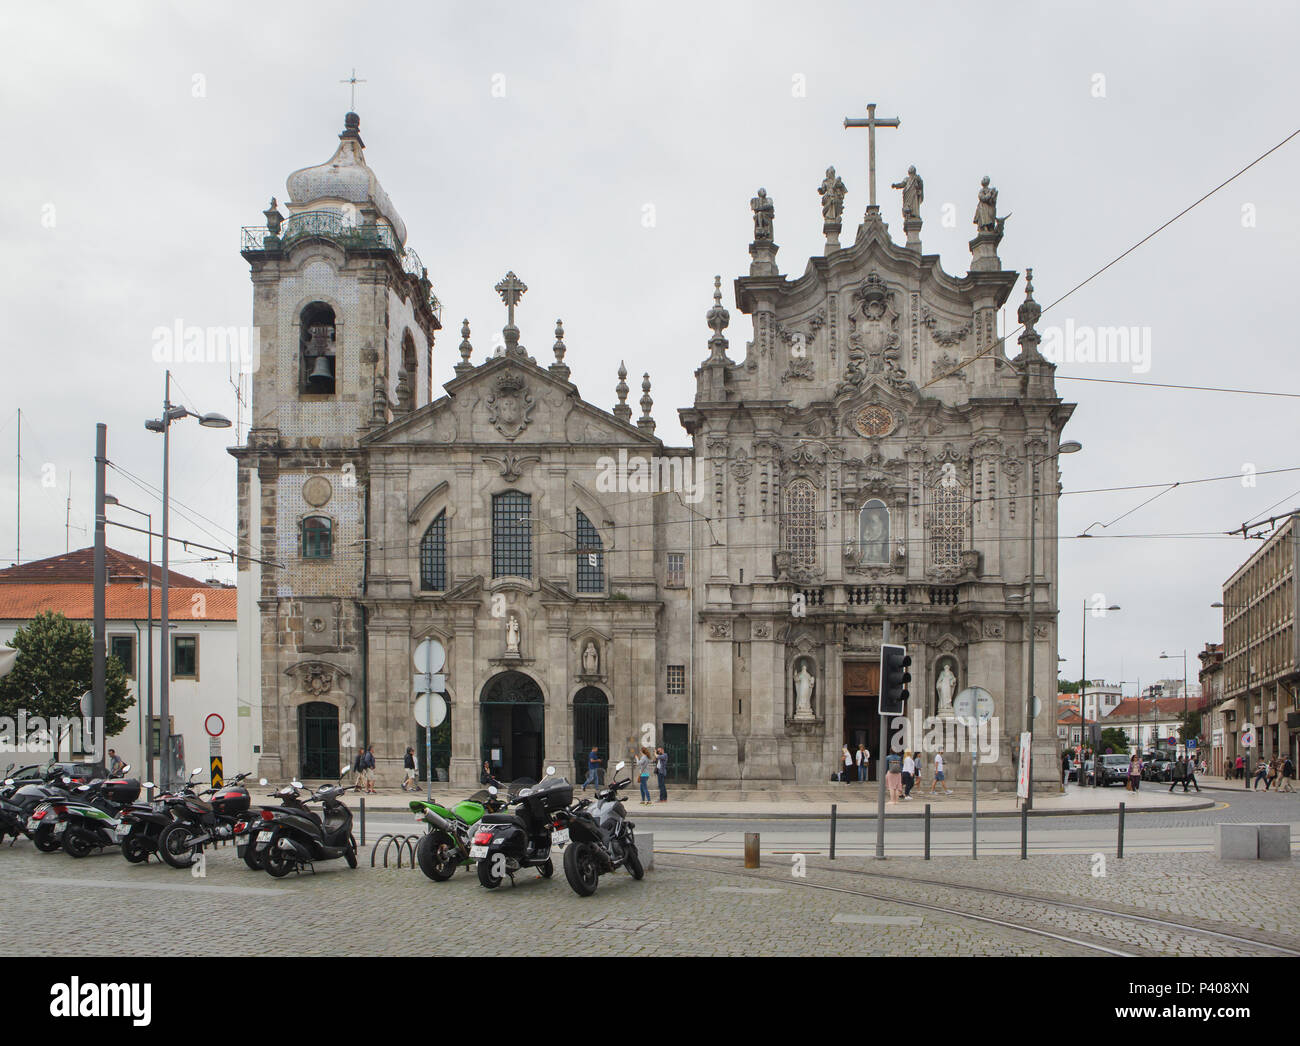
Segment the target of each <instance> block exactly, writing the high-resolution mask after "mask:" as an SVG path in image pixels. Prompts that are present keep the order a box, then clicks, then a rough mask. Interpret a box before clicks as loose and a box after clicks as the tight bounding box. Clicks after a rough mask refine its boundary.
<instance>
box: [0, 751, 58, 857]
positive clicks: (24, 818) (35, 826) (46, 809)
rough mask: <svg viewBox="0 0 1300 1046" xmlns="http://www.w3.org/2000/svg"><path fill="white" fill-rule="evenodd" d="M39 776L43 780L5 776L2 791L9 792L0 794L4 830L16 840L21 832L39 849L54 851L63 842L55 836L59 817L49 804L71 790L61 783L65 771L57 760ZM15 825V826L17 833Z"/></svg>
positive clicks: (45, 851) (48, 765)
mask: <svg viewBox="0 0 1300 1046" xmlns="http://www.w3.org/2000/svg"><path fill="white" fill-rule="evenodd" d="M24 769H29V768H24ZM41 776H42V778H43V780H33V779H31V778H26V779H20V778H7V779H6V780H5V792H7V793H8V794H0V810H3V813H4V816H5V824H6V832H7V833H8V834H11V835H13V836H14V839H15V841H16V840H17V837H18V834H19V833H21V834H22V835H25V836H27V837H28V838H29V839H31V841H32V843H33V844H34V845H35V846H36V849H38V850H40V851H41V852H42V853H53V852H54V851H55V850H58V849H60V848H61V847H62V846H63V843H62V842H61V841H60V840H58V839H56V838H55V837H54V827H55V824H56V823H57V821H58V818H57V816H56V815H55V814H54V813H53V810H52V807H51V804H52V803H54V802H56V801H63V800H65V799H67V798H68V797H69V794H70V793H69V789H68V788H66V787H64V784H63V783H62V779H63V777H64V775H63V773H62V770H61V768H59V767H58V765H57V764H54V763H50V764H47V766H46V768H45V771H44V773H43V774H42V775H41ZM14 828H17V829H18V832H17V833H15V832H14V831H13V829H14ZM11 845H12V844H11Z"/></svg>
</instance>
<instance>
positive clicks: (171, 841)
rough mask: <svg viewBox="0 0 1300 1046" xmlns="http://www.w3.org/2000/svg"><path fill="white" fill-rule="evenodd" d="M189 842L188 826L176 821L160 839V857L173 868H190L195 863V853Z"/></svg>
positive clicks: (163, 832) (165, 829) (164, 831)
mask: <svg viewBox="0 0 1300 1046" xmlns="http://www.w3.org/2000/svg"><path fill="white" fill-rule="evenodd" d="M189 841H190V830H189V828H188V826H186V825H185V824H184V823H183V822H181V821H174V822H172V823H171V824H169V825H168V826H167V827H166V828H164V829H163V830H162V835H160V836H159V837H158V856H159V857H161V858H162V859H163V860H164V861H166V862H167V863H168V864H169V865H171V866H172V867H173V868H188V867H189V866H190V865H192V864H193V863H194V851H193V850H192V849H190V846H189Z"/></svg>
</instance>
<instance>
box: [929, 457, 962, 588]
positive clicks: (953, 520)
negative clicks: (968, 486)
mask: <svg viewBox="0 0 1300 1046" xmlns="http://www.w3.org/2000/svg"><path fill="white" fill-rule="evenodd" d="M931 501H932V504H933V506H934V511H933V512H932V513H931V516H930V558H931V561H932V565H933V566H934V567H936V568H942V569H950V570H957V569H960V567H961V550H962V548H963V546H964V545H965V544H966V491H965V490H964V489H963V488H962V485H961V484H960V483H957V482H955V481H948V482H945V481H944V480H943V479H941V480H940V481H939V482H938V483H937V484H935V486H934V488H933V491H932V492H931Z"/></svg>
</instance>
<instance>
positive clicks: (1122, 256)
mask: <svg viewBox="0 0 1300 1046" xmlns="http://www.w3.org/2000/svg"><path fill="white" fill-rule="evenodd" d="M1297 135H1300V128H1296V130H1294V131H1292V132H1291V133H1290V134H1288V135H1287V136H1286V137H1285V138H1283V139H1282V140H1281V141H1280V142H1278V143H1277V144H1276V145H1274V146H1272V147H1271V148H1269V149H1266V150H1265V151H1264V152H1262V153H1260V155H1259V156H1257V157H1255V159H1253V160H1251V161H1250V163H1248V164H1246V166H1245V167H1243V168H1241V170H1239V171H1237V173H1236V174H1233V175H1231V176H1229V177H1228V178H1226V179H1225V180H1224V181H1222V182H1220V183H1219V184H1218V185H1216V186H1215V187H1214V188H1213V189H1211V190H1210V191H1209V192H1207V193H1206V194H1205V195H1204V196H1202V197H1201V198H1200V199H1198V200H1196V201H1194V202H1193V203H1190V204H1188V205H1187V206H1186V207H1184V208H1183V209H1182V210H1181V211H1179V212H1178V213H1177V214H1175V215H1174V216H1173V217H1172V218H1170V219H1168V220H1167V221H1165V222H1163V223H1162V224H1161V225H1159V226H1158V227H1156V228H1155V229H1153V230H1152V231H1151V232H1149V233H1147V234H1146V235H1145V236H1143V237H1142V239H1140V240H1138V241H1137V243H1135V244H1133V246H1131V247H1129V248H1128V249H1127V250H1126V251H1123V252H1122V253H1121V254H1118V255H1116V256H1115V257H1114V258H1112V259H1111V260H1110V261H1108V262H1107V263H1106V264H1105V265H1103V266H1102V267H1101V268H1100V269H1098V270H1097V271H1096V272H1094V273H1093V274H1092V275H1091V276H1089V277H1087V278H1086V279H1085V280H1083V281H1082V282H1080V283H1077V284H1075V285H1074V286H1073V287H1071V288H1070V289H1069V290H1068V291H1066V292H1065V293H1064V294H1062V295H1061V296H1060V297H1059V298H1057V299H1056V300H1055V301H1053V302H1051V303H1050V304H1048V305H1044V306H1043V308H1042V311H1041V312H1040V313H1039V315H1040V316H1042V315H1044V314H1046V313H1047V312H1048V310H1050V309H1053V308H1055V307H1056V306H1057V305H1060V304H1061V302H1063V301H1065V299H1066V298H1068V297H1070V295H1072V294H1074V293H1076V292H1078V291H1081V290H1083V288H1084V287H1086V286H1088V284H1090V283H1091V282H1092V281H1093V280H1095V279H1096V278H1097V277H1098V276H1100V275H1101V274H1102V273H1104V272H1105V271H1106V270H1107V269H1110V268H1112V267H1113V266H1115V265H1118V264H1119V263H1120V262H1121V261H1123V260H1124V259H1125V258H1127V257H1128V256H1129V255H1130V254H1132V253H1133V252H1134V251H1136V250H1137V249H1138V248H1139V247H1141V246H1142V245H1143V244H1145V243H1147V242H1148V241H1150V240H1152V239H1154V238H1155V237H1156V236H1158V235H1159V234H1160V233H1162V232H1164V230H1165V229H1167V228H1169V226H1171V225H1173V224H1174V222H1176V221H1178V219H1179V218H1181V217H1183V215H1185V214H1187V213H1189V212H1190V211H1192V210H1194V209H1195V208H1197V207H1199V206H1200V205H1201V204H1203V203H1204V202H1205V201H1206V200H1208V199H1209V198H1210V197H1211V196H1213V195H1214V194H1215V193H1217V192H1218V191H1219V190H1220V189H1222V188H1224V187H1225V186H1227V185H1230V184H1232V183H1233V182H1234V181H1236V180H1237V179H1238V178H1240V177H1241V176H1242V175H1243V174H1245V173H1246V172H1247V171H1249V170H1250V169H1251V168H1252V167H1254V166H1255V165H1256V164H1258V163H1260V162H1261V161H1262V160H1264V159H1266V158H1267V157H1269V156H1271V155H1272V154H1273V153H1275V152H1277V151H1278V150H1279V149H1281V148H1282V146H1284V145H1286V144H1287V143H1288V142H1289V141H1291V139H1293V138H1295V137H1296V136H1297ZM1024 329H1025V328H1024V324H1021V325H1020V326H1019V327H1017V328H1016V329H1015V330H1013V331H1011V332H1010V333H1009V334H1005V335H1003V336H1002V337H1001V338H997V339H994V341H993V342H992V343H991V344H990V345H989V346H988V347H987V348H985V349H981V350H980V351H979V352H977V353H976V354H975V355H974V356H972V357H971V358H970V359H968V360H962V361H961V362H960V363H958V364H957V366H955V367H954V368H953V369H952V370H950V371H947V372H946V373H944V374H940V375H939V376H937V377H934V378H931V379H930V380H929V381H927V382H926V383H925V384H924V385H922V386H921V388H922V389H928V388H929V387H930V386H931V385H933V384H934V383H935V382H938V381H943V380H944V378H950V377H952V376H953V375H954V374H956V373H958V372H959V371H961V370H963V369H965V368H966V367H967V366H969V365H970V364H972V363H974V362H975V361H976V360H978V359H981V358H983V357H984V356H987V355H988V354H989V353H990V352H992V351H993V350H994V349H995V348H997V347H998V346H999V345H1004V344H1006V342H1008V341H1010V340H1011V339H1012V338H1013V337H1015V335H1016V334H1018V333H1019V332H1020V331H1022V330H1024ZM1058 376H1059V377H1063V378H1069V377H1070V376H1069V375H1058ZM1072 380H1075V381H1104V380H1107V379H1102V378H1073V379H1072ZM1110 380H1115V381H1117V382H1118V380H1119V379H1110ZM1124 384H1131V385H1147V384H1150V385H1151V386H1152V387H1153V388H1162V387H1165V386H1162V385H1160V384H1159V383H1156V382H1142V381H1133V382H1124ZM1172 387H1175V388H1176V387H1178V386H1172ZM1204 391H1223V392H1229V391H1234V392H1235V391H1242V390H1230V389H1222V390H1209V389H1206V390H1204ZM1258 395H1298V394H1294V393H1272V394H1267V393H1258Z"/></svg>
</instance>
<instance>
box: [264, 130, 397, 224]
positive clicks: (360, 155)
mask: <svg viewBox="0 0 1300 1046" xmlns="http://www.w3.org/2000/svg"><path fill="white" fill-rule="evenodd" d="M343 122H344V127H343V133H342V134H340V135H339V147H338V148H337V149H336V150H335V151H334V155H333V156H331V157H330V158H329V159H328V160H326V161H325V162H324V163H322V164H317V165H316V166H315V167H304V168H302V169H301V170H298V171H294V172H293V174H291V175H289V179H288V181H287V182H286V183H285V184H286V186H287V188H288V190H289V204H288V206H289V210H290V212H291V213H299V212H302V211H317V210H337V209H340V208H341V207H342V205H345V204H352V205H354V206H355V207H357V208H359V209H360V211H361V212H362V215H363V220H365V219H373V218H376V217H378V218H382V219H383V220H385V221H386V222H388V224H389V226H391V228H392V230H393V234H394V235H395V236H396V237H397V240H398V242H399V243H400V244H401V245H402V246H403V247H405V246H406V223H405V222H403V221H402V218H401V215H399V214H398V213H397V208H396V207H394V206H393V201H392V200H390V199H389V198H388V193H386V192H384V189H383V186H381V185H380V184H379V179H378V178H377V177H376V176H375V172H374V171H372V170H371V169H370V168H369V167H368V166H367V165H366V158H365V147H366V146H365V143H364V142H363V141H362V140H361V117H359V116H358V115H357V114H356V113H348V114H347V115H346V116H345V117H344V118H343ZM366 212H369V213H368V214H367V213H366Z"/></svg>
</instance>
